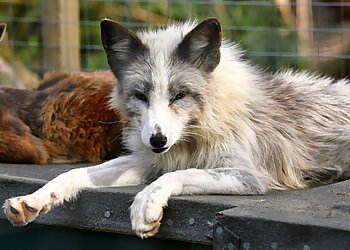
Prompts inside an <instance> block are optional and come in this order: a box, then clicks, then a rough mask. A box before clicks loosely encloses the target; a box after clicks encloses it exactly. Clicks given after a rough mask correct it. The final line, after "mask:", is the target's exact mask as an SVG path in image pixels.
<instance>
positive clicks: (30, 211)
mask: <svg viewBox="0 0 350 250" xmlns="http://www.w3.org/2000/svg"><path fill="white" fill-rule="evenodd" d="M3 208H4V212H5V214H6V216H7V219H8V220H9V221H10V222H11V224H12V225H14V226H25V225H27V224H28V223H29V222H32V221H33V220H35V218H36V217H38V216H39V215H40V214H43V213H47V212H48V211H49V210H50V208H51V206H50V205H44V206H42V205H39V204H36V202H35V200H33V199H31V198H30V196H20V197H15V198H11V199H7V200H6V201H5V203H4V205H3Z"/></svg>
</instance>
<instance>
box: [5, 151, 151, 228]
mask: <svg viewBox="0 0 350 250" xmlns="http://www.w3.org/2000/svg"><path fill="white" fill-rule="evenodd" d="M145 162H146V161H141V160H140V158H138V157H135V156H134V155H129V156H123V157H119V158H116V159H113V160H110V161H107V162H105V163H102V164H100V165H97V166H92V167H87V168H77V169H73V170H70V171H68V172H66V173H63V174H61V175H59V176H57V177H56V178H54V179H53V180H51V181H50V182H48V183H47V184H46V185H44V186H43V187H42V188H40V189H38V190H37V191H36V192H34V193H32V194H29V195H25V196H20V197H15V198H11V199H8V200H6V201H5V203H4V205H3V208H4V211H5V214H6V216H7V218H8V219H9V221H10V222H11V223H12V224H13V225H16V226H24V225H26V224H28V223H29V222H31V221H33V220H34V219H35V218H36V217H37V216H38V215H40V214H43V213H47V212H48V211H49V210H50V209H51V208H53V207H54V206H57V205H60V204H62V203H63V202H64V201H68V200H70V199H72V198H74V197H76V195H77V194H78V193H79V191H80V190H81V189H83V188H97V187H107V186H108V187H112V186H113V187H115V186H127V185H138V184H141V183H143V182H144V179H146V178H145V175H147V171H148V170H149V169H150V168H151V167H152V164H149V165H145Z"/></svg>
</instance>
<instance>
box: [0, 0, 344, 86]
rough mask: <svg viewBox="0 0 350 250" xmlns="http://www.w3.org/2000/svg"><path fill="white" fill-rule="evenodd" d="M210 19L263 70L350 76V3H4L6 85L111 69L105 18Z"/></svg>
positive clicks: (144, 23) (0, 68) (140, 22)
mask: <svg viewBox="0 0 350 250" xmlns="http://www.w3.org/2000/svg"><path fill="white" fill-rule="evenodd" d="M208 16H216V17H217V18H218V19H219V20H220V22H221V24H222V26H223V32H224V36H225V37H226V38H227V39H230V40H234V41H237V42H239V43H240V44H241V46H242V47H243V48H244V49H245V51H246V57H247V58H248V59H250V60H252V61H254V62H255V63H257V64H258V65H260V66H262V67H267V68H269V69H271V70H277V69H279V68H281V67H293V68H298V69H308V70H315V71H319V72H324V73H326V74H330V75H333V76H335V77H347V76H348V75H349V74H350V0H343V1H330V0H329V1H320V0H318V1H311V0H262V1H235V0H167V1H165V0H160V1H159V0H148V1H145V0H141V1H136V0H132V1H130V0H80V1H78V0H50V1H45V0H7V1H6V0H1V1H0V21H3V22H6V23H7V24H8V34H7V39H5V41H3V42H2V43H1V44H0V84H4V83H5V82H8V83H11V82H16V81H19V82H22V85H24V86H31V85H32V84H35V83H36V82H37V79H38V78H39V77H41V76H42V75H43V74H44V73H45V72H47V71H52V70H78V69H79V70H80V69H81V70H88V71H91V70H100V69H107V68H108V67H107V63H106V59H105V54H104V51H103V49H102V47H101V42H100V31H99V22H100V20H101V19H102V18H104V17H109V18H112V19H114V20H117V21H119V22H121V23H122V24H124V25H126V26H127V27H129V28H131V29H138V28H145V27H148V26H157V25H160V24H164V23H167V22H169V21H174V20H177V21H182V20H186V19H189V18H191V19H198V20H202V19H204V18H206V17H208ZM11 70H12V71H11ZM11 72H12V75H11ZM17 86H21V84H17Z"/></svg>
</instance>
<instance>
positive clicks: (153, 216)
mask: <svg viewBox="0 0 350 250" xmlns="http://www.w3.org/2000/svg"><path fill="white" fill-rule="evenodd" d="M259 176H260V174H259V173H258V172H257V170H252V169H240V168H216V169H186V170H178V171H175V172H171V173H167V174H164V175H162V176H161V177H159V178H158V179H157V180H156V181H154V182H152V183H151V184H150V185H148V186H147V187H145V188H144V189H143V190H142V191H141V192H139V193H138V194H137V195H136V197H135V200H134V202H133V203H132V205H131V210H130V218H131V224H132V228H133V230H134V231H136V234H137V235H138V236H140V237H142V238H146V237H149V236H153V235H154V234H155V233H156V232H157V231H158V228H159V226H160V222H159V221H160V220H161V218H162V215H163V207H164V206H166V204H167V201H168V199H169V197H170V196H173V195H183V194H260V193H264V192H265V191H266V183H265V181H264V178H263V177H259Z"/></svg>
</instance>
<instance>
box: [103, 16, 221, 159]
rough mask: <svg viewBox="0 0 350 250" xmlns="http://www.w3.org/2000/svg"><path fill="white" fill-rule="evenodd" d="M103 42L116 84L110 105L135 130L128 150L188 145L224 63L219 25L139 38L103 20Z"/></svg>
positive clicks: (160, 31)
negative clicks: (212, 76) (213, 77)
mask: <svg viewBox="0 0 350 250" xmlns="http://www.w3.org/2000/svg"><path fill="white" fill-rule="evenodd" d="M101 38H102V43H103V47H104V49H105V51H106V53H107V59H108V64H109V66H110V68H111V70H112V72H113V73H114V75H115V76H116V78H117V79H118V84H117V86H116V88H115V90H114V93H113V95H112V99H111V106H112V107H113V108H117V109H119V110H122V111H123V112H124V113H125V114H126V115H127V116H129V117H130V121H131V123H132V126H133V129H131V131H132V132H131V133H132V136H131V137H132V138H131V139H129V141H127V142H128V144H129V145H128V146H129V147H130V149H131V150H136V148H137V149H138V150H139V149H140V148H139V146H138V145H140V144H142V147H144V146H145V147H146V148H147V149H150V150H152V151H153V152H155V153H164V152H166V151H168V150H169V149H170V148H171V147H172V146H173V145H174V144H175V143H177V142H179V141H181V140H186V136H190V135H191V131H190V128H191V126H192V127H194V126H195V125H196V118H197V117H198V116H199V114H200V113H201V110H202V108H203V105H204V104H205V102H206V95H207V94H208V93H206V85H207V83H208V80H209V79H210V74H211V72H212V71H213V70H214V69H215V68H216V67H217V65H218V64H219V62H220V46H221V39H222V37H221V27H220V24H219V22H218V20H217V19H215V18H209V19H207V20H205V21H203V22H201V23H200V24H198V25H196V24H195V23H193V22H187V23H184V24H176V25H171V26H168V27H166V28H160V29H158V30H155V31H150V32H141V33H138V34H136V33H133V32H132V31H130V30H128V29H126V28H125V27H123V26H122V25H120V24H118V23H116V22H114V21H112V20H109V19H104V20H103V21H102V22H101ZM129 137H130V135H129ZM140 140H141V141H142V143H140Z"/></svg>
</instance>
